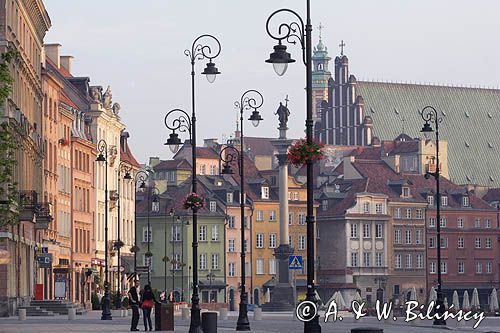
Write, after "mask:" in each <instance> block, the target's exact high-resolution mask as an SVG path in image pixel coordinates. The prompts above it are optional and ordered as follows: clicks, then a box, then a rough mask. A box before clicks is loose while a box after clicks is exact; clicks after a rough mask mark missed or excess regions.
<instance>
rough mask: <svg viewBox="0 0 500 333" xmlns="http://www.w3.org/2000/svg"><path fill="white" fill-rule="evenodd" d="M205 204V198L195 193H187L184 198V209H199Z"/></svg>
mask: <svg viewBox="0 0 500 333" xmlns="http://www.w3.org/2000/svg"><path fill="white" fill-rule="evenodd" d="M204 205H205V200H204V199H203V198H202V197H200V196H199V195H198V194H196V193H194V192H193V193H189V194H188V195H187V196H186V198H184V209H193V208H196V209H200V208H203V206H204Z"/></svg>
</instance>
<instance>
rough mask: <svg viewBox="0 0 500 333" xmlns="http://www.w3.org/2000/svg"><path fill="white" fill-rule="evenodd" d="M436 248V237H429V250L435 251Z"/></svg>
mask: <svg viewBox="0 0 500 333" xmlns="http://www.w3.org/2000/svg"><path fill="white" fill-rule="evenodd" d="M435 247H436V237H429V248H430V249H434V248H435Z"/></svg>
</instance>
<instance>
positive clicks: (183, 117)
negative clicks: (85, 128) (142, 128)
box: [165, 34, 221, 333]
mask: <svg viewBox="0 0 500 333" xmlns="http://www.w3.org/2000/svg"><path fill="white" fill-rule="evenodd" d="M202 40H209V41H211V42H212V43H214V42H215V47H212V46H210V45H209V44H203V43H202ZM220 51H221V45H220V42H219V40H218V39H217V38H215V37H214V36H212V35H206V34H205V35H201V36H199V37H197V38H196V39H195V40H194V41H193V44H192V45H191V49H190V50H189V49H187V50H185V51H184V54H185V55H186V56H188V57H189V59H190V61H191V112H192V113H191V117H189V115H188V114H187V112H186V111H183V110H181V109H173V110H171V111H169V112H168V113H167V115H166V116H165V126H166V127H167V128H168V129H170V130H172V133H170V137H169V138H168V140H167V142H166V143H165V145H168V146H169V147H170V150H171V151H172V152H173V153H175V152H177V150H178V149H179V144H181V140H180V139H179V134H178V133H176V132H175V131H176V130H178V131H179V132H186V131H187V132H189V137H190V140H191V158H192V175H191V181H192V192H193V193H196V190H197V180H196V112H195V109H196V107H195V106H196V105H195V85H194V76H195V71H194V70H195V64H196V60H203V59H208V60H209V61H208V63H207V66H206V67H205V69H204V70H203V72H202V73H201V74H204V75H206V77H207V80H208V82H210V83H213V82H214V81H215V78H216V77H217V75H218V74H220V72H219V70H218V69H217V67H215V64H214V63H213V62H212V60H213V59H215V58H217V56H218V55H219V54H220ZM175 114H178V115H179V116H178V118H175ZM169 117H170V120H171V119H172V118H175V119H174V120H173V121H172V122H171V123H169ZM197 230H198V209H197V208H196V207H194V208H193V244H192V246H193V295H192V297H191V323H190V325H189V332H190V333H202V329H201V317H200V297H199V292H198V291H199V286H198V235H197Z"/></svg>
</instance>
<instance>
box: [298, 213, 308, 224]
mask: <svg viewBox="0 0 500 333" xmlns="http://www.w3.org/2000/svg"><path fill="white" fill-rule="evenodd" d="M304 224H306V214H304V213H299V225H304Z"/></svg>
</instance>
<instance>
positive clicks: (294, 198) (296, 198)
mask: <svg viewBox="0 0 500 333" xmlns="http://www.w3.org/2000/svg"><path fill="white" fill-rule="evenodd" d="M293 200H299V192H295V193H294V194H293Z"/></svg>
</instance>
